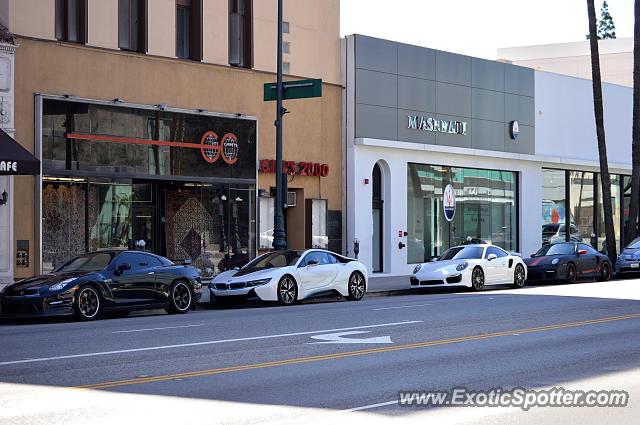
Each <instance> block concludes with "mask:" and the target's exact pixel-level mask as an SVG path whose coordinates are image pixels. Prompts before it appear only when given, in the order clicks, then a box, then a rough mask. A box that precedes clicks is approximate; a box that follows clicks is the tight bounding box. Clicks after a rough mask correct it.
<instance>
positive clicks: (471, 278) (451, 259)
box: [410, 244, 527, 291]
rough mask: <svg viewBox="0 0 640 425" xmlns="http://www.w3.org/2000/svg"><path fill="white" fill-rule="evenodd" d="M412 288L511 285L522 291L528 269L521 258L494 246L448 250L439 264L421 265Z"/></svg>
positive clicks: (415, 272) (460, 247) (475, 246)
mask: <svg viewBox="0 0 640 425" xmlns="http://www.w3.org/2000/svg"><path fill="white" fill-rule="evenodd" d="M410 280H411V287H412V288H424V287H427V286H428V287H439V286H440V287H442V286H466V287H470V288H473V289H474V290H476V291H481V290H482V289H483V288H484V287H485V285H504V284H510V285H511V286H512V287H514V288H522V287H523V286H524V283H525V281H526V280H527V266H526V265H525V263H524V261H523V260H522V258H521V257H519V256H517V255H512V254H509V253H508V252H507V251H505V250H504V249H502V248H500V247H498V246H495V245H491V244H478V245H461V246H456V247H453V248H449V249H448V250H446V251H445V252H444V254H442V256H441V257H439V258H438V259H437V260H436V261H433V262H429V263H423V264H418V265H417V266H416V267H415V268H414V269H413V274H412V275H411V277H410Z"/></svg>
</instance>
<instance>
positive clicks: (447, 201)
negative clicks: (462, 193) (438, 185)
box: [442, 184, 456, 221]
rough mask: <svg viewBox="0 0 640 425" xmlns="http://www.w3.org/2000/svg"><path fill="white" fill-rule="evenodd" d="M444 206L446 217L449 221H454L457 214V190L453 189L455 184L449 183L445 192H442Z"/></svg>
mask: <svg viewBox="0 0 640 425" xmlns="http://www.w3.org/2000/svg"><path fill="white" fill-rule="evenodd" d="M442 196H443V198H444V199H443V200H442V206H443V209H444V218H445V219H446V220H447V221H452V220H453V217H454V216H455V215H456V191H455V190H453V186H451V185H450V184H448V185H447V186H446V187H445V188H444V193H443V194H442Z"/></svg>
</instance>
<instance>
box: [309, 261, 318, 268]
mask: <svg viewBox="0 0 640 425" xmlns="http://www.w3.org/2000/svg"><path fill="white" fill-rule="evenodd" d="M317 265H318V262H317V261H316V260H309V261H307V267H309V266H317Z"/></svg>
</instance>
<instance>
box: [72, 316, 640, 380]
mask: <svg viewBox="0 0 640 425" xmlns="http://www.w3.org/2000/svg"><path fill="white" fill-rule="evenodd" d="M639 318H640V313H636V314H626V315H623V316H611V317H603V318H600V319H591V320H582V321H579V322H569V323H559V324H555V325H547V326H536V327H533V328H524V329H513V330H508V331H502V332H490V333H482V334H478V335H469V336H463V337H458V338H448V339H439V340H432V341H423V342H416V343H412V344H403V345H393V346H385V347H378V348H369V349H364V350H355V351H345V352H341V353H331V354H322V355H316V356H306V357H297V358H293V359H286V360H275V361H270V362H263V363H253V364H246V365H238V366H228V367H221V368H216V369H206V370H198V371H194V372H184V373H172V374H168V375H157V376H149V377H141V378H134V379H125V380H121V381H111V382H102V383H98V384H91V385H83V386H78V387H74V388H85V389H106V388H115V387H123V386H127V385H136V384H146V383H151V382H161V381H170V380H174V379H186V378H197V377H201V376H211V375H219V374H223V373H230V372H242V371H246V370H254V369H266V368H270V367H277V366H286V365H294V364H302V363H312V362H319V361H324V360H337V359H343V358H347V357H356V356H364V355H368V354H378V353H389V352H392V351H402V350H413V349H417V348H426V347H434V346H438V345H447V344H457V343H461V342H468V341H479V340H483V339H491V338H498V337H503V336H512V335H516V334H530V333H536V332H546V331H553V330H558V329H567V328H577V327H582V326H588V325H597V324H601V323H609V322H617V321H621V320H629V319H639Z"/></svg>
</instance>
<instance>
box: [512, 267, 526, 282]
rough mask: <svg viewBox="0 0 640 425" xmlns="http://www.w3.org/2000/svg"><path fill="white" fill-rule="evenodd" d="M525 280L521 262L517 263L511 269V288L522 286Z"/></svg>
mask: <svg viewBox="0 0 640 425" xmlns="http://www.w3.org/2000/svg"><path fill="white" fill-rule="evenodd" d="M524 281H525V272H524V267H522V264H518V265H517V266H516V268H515V270H514V271H513V284H512V285H511V286H512V287H513V288H522V287H523V286H524Z"/></svg>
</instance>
